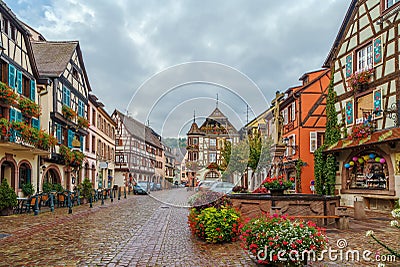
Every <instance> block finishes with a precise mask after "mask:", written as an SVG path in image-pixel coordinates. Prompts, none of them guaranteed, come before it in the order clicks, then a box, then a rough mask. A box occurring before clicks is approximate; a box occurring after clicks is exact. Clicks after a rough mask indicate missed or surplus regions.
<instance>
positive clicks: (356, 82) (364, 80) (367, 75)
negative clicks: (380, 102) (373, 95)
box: [349, 69, 374, 92]
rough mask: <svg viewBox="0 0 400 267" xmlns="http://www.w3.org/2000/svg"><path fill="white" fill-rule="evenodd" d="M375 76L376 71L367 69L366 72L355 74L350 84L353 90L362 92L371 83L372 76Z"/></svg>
mask: <svg viewBox="0 0 400 267" xmlns="http://www.w3.org/2000/svg"><path fill="white" fill-rule="evenodd" d="M373 74H374V69H367V70H364V71H359V72H355V73H354V74H353V75H351V77H350V80H349V84H350V86H351V88H352V89H353V90H354V91H355V92H356V91H362V90H363V89H364V87H365V86H366V85H367V84H368V83H369V81H370V79H371V77H372V75H373Z"/></svg>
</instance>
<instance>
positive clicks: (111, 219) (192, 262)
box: [0, 188, 400, 267]
mask: <svg viewBox="0 0 400 267" xmlns="http://www.w3.org/2000/svg"><path fill="white" fill-rule="evenodd" d="M191 194H193V193H192V192H188V191H186V189H184V188H182V189H172V190H169V191H160V192H152V194H151V196H133V195H130V196H128V198H127V199H124V198H122V199H121V200H119V201H118V200H114V202H113V203H111V202H110V200H109V199H108V200H106V201H105V205H103V206H102V205H101V204H100V202H97V203H95V204H94V207H93V208H92V209H90V208H89V205H88V204H86V205H81V206H78V207H74V208H73V213H72V214H68V209H67V208H60V209H56V210H55V212H54V213H51V212H41V213H40V214H39V215H38V216H33V213H30V214H21V215H13V216H8V217H0V266H257V265H256V264H255V263H254V262H253V261H252V260H251V259H250V258H249V257H248V256H247V255H246V254H245V253H244V252H243V251H242V250H241V248H240V243H239V242H235V243H232V244H223V245H218V244H217V245H214V244H205V243H203V242H202V241H199V240H198V239H196V238H194V237H192V236H191V235H190V231H189V229H188V226H187V214H188V209H187V208H182V206H186V199H187V197H188V196H190V195H191ZM371 217H372V219H369V220H365V221H354V220H351V222H350V226H351V229H350V230H346V231H338V230H336V229H330V228H329V229H327V235H328V238H329V243H330V245H331V246H332V248H333V249H337V244H336V242H337V240H339V239H346V241H347V247H346V248H344V249H343V251H344V252H345V251H346V249H347V248H348V249H353V250H355V249H359V250H361V251H363V250H366V249H368V250H371V251H373V253H374V255H375V252H376V251H380V253H381V254H383V253H384V250H383V249H381V247H380V246H379V245H376V244H375V243H373V242H370V241H368V240H369V239H368V238H366V237H365V232H366V231H367V230H370V229H372V230H374V231H375V233H376V235H377V236H379V237H380V238H382V239H383V240H385V241H387V242H389V243H390V244H392V245H397V246H398V244H399V241H400V240H399V236H398V233H397V235H394V234H393V232H392V230H393V229H391V228H390V227H389V217H388V215H387V214H380V213H377V214H372V215H371ZM1 234H5V235H6V236H5V237H4V236H3V237H1ZM325 258H326V259H325V262H320V263H312V264H310V265H309V266H318V267H319V266H377V263H376V262H374V263H368V262H365V261H362V262H341V261H340V257H339V258H338V260H337V261H335V262H333V261H329V259H327V257H325ZM386 266H400V264H399V263H398V264H396V263H392V264H391V265H388V264H387V265H386Z"/></svg>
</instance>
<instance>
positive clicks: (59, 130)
mask: <svg viewBox="0 0 400 267" xmlns="http://www.w3.org/2000/svg"><path fill="white" fill-rule="evenodd" d="M56 138H57V142H58V143H59V144H62V143H63V140H62V127H61V124H56Z"/></svg>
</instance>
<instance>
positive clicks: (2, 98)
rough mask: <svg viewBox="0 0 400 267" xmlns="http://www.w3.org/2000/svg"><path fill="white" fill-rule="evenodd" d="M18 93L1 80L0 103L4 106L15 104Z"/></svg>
mask: <svg viewBox="0 0 400 267" xmlns="http://www.w3.org/2000/svg"><path fill="white" fill-rule="evenodd" d="M17 99H18V95H17V94H16V93H15V92H14V91H13V90H12V89H11V88H10V87H8V86H7V85H6V84H5V83H3V82H0V104H1V105H3V106H14V105H15V104H16V103H17Z"/></svg>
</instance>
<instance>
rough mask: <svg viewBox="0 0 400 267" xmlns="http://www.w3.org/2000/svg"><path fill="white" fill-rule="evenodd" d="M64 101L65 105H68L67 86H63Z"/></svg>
mask: <svg viewBox="0 0 400 267" xmlns="http://www.w3.org/2000/svg"><path fill="white" fill-rule="evenodd" d="M62 94H63V95H62V103H63V104H64V105H66V103H67V88H65V86H63V89H62Z"/></svg>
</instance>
